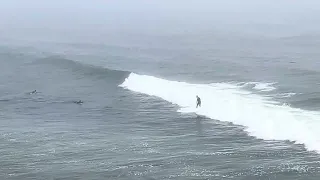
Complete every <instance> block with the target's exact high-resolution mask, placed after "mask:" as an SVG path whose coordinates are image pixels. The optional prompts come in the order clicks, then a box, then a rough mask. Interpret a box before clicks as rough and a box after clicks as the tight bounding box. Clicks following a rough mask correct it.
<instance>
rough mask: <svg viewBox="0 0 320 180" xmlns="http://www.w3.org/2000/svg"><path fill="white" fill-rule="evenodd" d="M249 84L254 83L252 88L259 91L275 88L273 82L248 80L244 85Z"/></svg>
mask: <svg viewBox="0 0 320 180" xmlns="http://www.w3.org/2000/svg"><path fill="white" fill-rule="evenodd" d="M249 84H250V85H251V84H252V85H254V87H253V89H255V90H259V91H265V92H269V91H273V90H275V89H276V88H275V87H273V86H272V85H274V84H275V83H262V82H248V83H246V84H245V85H249Z"/></svg>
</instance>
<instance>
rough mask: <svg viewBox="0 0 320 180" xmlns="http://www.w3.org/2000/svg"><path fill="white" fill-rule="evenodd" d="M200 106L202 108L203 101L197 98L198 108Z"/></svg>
mask: <svg viewBox="0 0 320 180" xmlns="http://www.w3.org/2000/svg"><path fill="white" fill-rule="evenodd" d="M198 106H200V107H201V99H200V98H199V97H197V107H198Z"/></svg>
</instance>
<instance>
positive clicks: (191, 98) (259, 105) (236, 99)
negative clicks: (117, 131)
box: [119, 73, 320, 152]
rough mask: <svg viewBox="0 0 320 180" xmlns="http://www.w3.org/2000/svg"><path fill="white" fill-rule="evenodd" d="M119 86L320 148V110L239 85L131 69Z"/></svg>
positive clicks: (255, 133) (270, 135) (254, 130)
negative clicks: (282, 101)
mask: <svg viewBox="0 0 320 180" xmlns="http://www.w3.org/2000/svg"><path fill="white" fill-rule="evenodd" d="M119 86H120V87H123V88H125V89H129V90H131V91H135V92H139V93H143V94H146V95H150V96H156V97H159V98H162V99H164V100H166V101H169V102H171V103H173V104H176V105H178V106H180V109H179V112H181V113H196V114H198V115H203V116H206V117H208V118H211V119H217V120H221V121H228V122H232V123H235V124H238V125H243V126H245V127H246V131H247V132H248V133H249V134H250V135H252V136H255V137H257V138H261V139H264V140H289V141H293V142H295V143H297V144H304V145H305V146H306V148H307V149H308V150H311V151H317V152H320V131H319V127H320V113H319V112H315V111H306V110H302V109H297V108H292V107H289V106H285V105H284V106H283V105H280V103H278V102H275V101H273V100H272V99H271V98H267V97H264V96H260V95H255V94H252V93H251V92H250V91H246V90H243V89H242V88H241V86H239V85H233V84H229V83H213V84H189V83H186V82H177V81H169V80H165V79H161V78H157V77H153V76H146V75H138V74H135V73H131V74H130V75H129V77H128V78H126V80H125V81H124V82H123V83H122V84H120V85H119ZM196 95H199V96H200V98H201V100H202V107H201V108H196V107H195V106H196Z"/></svg>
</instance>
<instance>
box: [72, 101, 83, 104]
mask: <svg viewBox="0 0 320 180" xmlns="http://www.w3.org/2000/svg"><path fill="white" fill-rule="evenodd" d="M73 102H74V103H76V104H82V103H83V101H81V100H79V101H73Z"/></svg>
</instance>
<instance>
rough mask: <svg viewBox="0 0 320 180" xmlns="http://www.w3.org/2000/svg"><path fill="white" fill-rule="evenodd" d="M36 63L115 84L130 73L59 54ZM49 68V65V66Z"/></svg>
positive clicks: (80, 76) (81, 76)
mask: <svg viewBox="0 0 320 180" xmlns="http://www.w3.org/2000/svg"><path fill="white" fill-rule="evenodd" d="M34 64H37V65H42V67H43V65H49V66H54V67H55V68H58V70H66V71H68V72H70V73H72V74H74V75H76V76H78V78H90V79H92V80H94V79H96V80H106V81H107V82H108V83H111V82H114V83H116V84H117V85H118V84H119V83H122V82H123V81H124V79H125V78H127V77H128V76H129V74H130V72H128V71H121V70H113V69H108V68H104V67H101V66H95V65H92V64H85V63H83V62H79V61H74V60H71V59H66V58H63V57H60V56H49V57H46V58H41V59H38V60H36V61H34ZM49 68H50V69H51V67H49Z"/></svg>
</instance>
